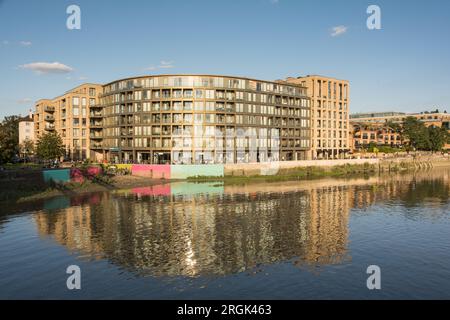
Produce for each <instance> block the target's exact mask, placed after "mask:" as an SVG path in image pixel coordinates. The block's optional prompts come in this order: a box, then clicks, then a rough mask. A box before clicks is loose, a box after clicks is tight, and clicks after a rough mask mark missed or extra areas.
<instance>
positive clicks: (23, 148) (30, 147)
mask: <svg viewBox="0 0 450 320" xmlns="http://www.w3.org/2000/svg"><path fill="white" fill-rule="evenodd" d="M19 150H20V154H21V156H22V157H24V158H28V157H30V156H31V155H32V154H33V153H34V142H33V141H32V140H30V139H25V140H24V141H23V142H22V143H21V144H20V145H19Z"/></svg>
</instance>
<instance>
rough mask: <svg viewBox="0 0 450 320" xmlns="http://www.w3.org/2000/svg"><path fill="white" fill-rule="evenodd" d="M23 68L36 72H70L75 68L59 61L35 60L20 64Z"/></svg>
mask: <svg viewBox="0 0 450 320" xmlns="http://www.w3.org/2000/svg"><path fill="white" fill-rule="evenodd" d="M19 68H21V69H28V70H32V71H34V72H36V73H39V74H43V73H70V72H72V71H73V70H74V69H73V68H71V67H69V66H66V65H65V64H62V63H59V62H33V63H28V64H23V65H20V66H19Z"/></svg>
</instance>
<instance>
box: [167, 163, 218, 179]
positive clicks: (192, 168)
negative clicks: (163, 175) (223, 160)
mask: <svg viewBox="0 0 450 320" xmlns="http://www.w3.org/2000/svg"><path fill="white" fill-rule="evenodd" d="M223 175H224V166H223V165H222V164H199V165H172V166H170V178H171V179H187V178H188V177H197V176H203V177H223Z"/></svg>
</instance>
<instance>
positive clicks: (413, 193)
mask: <svg viewBox="0 0 450 320" xmlns="http://www.w3.org/2000/svg"><path fill="white" fill-rule="evenodd" d="M449 194H450V186H449V183H448V180H445V179H444V178H440V179H422V180H420V181H417V180H416V179H414V180H413V181H411V182H410V183H409V184H408V186H407V191H406V192H404V193H403V194H402V195H401V196H400V198H401V200H403V201H404V203H405V206H406V207H415V206H418V205H421V204H423V202H424V201H425V200H427V199H439V200H440V201H441V202H447V201H448V198H449Z"/></svg>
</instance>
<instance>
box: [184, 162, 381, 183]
mask: <svg viewBox="0 0 450 320" xmlns="http://www.w3.org/2000/svg"><path fill="white" fill-rule="evenodd" d="M377 171H378V169H377V166H376V165H374V164H369V163H364V164H362V165H354V164H345V165H341V166H334V167H299V168H292V169H280V170H279V171H278V172H277V174H276V175H237V176H231V175H226V176H224V177H211V176H195V177H188V178H187V180H188V181H192V182H194V181H199V182H200V181H202V182H207V181H224V182H225V183H247V182H253V181H258V182H276V181H295V180H312V179H320V178H327V177H347V176H349V177H352V176H355V175H368V174H373V173H376V172H377Z"/></svg>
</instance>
